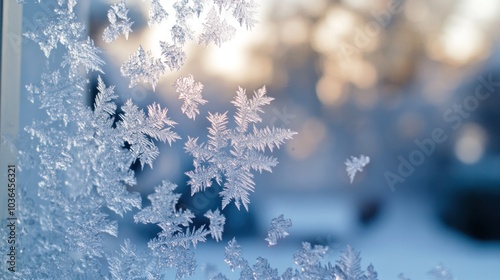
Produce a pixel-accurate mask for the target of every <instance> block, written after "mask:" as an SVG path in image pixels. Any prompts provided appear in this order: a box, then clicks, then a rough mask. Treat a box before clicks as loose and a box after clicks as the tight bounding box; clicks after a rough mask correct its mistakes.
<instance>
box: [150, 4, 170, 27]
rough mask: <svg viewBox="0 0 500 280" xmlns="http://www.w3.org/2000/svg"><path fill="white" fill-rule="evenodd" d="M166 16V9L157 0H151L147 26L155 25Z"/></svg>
mask: <svg viewBox="0 0 500 280" xmlns="http://www.w3.org/2000/svg"><path fill="white" fill-rule="evenodd" d="M167 17H168V13H167V11H165V9H164V8H163V6H162V5H161V3H160V1H159V0H151V4H150V6H149V20H148V25H149V27H151V26H153V25H156V24H158V23H160V22H162V21H163V20H166V19H167Z"/></svg>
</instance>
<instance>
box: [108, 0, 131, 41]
mask: <svg viewBox="0 0 500 280" xmlns="http://www.w3.org/2000/svg"><path fill="white" fill-rule="evenodd" d="M127 14H128V9H127V7H125V0H121V2H120V3H116V4H113V5H111V8H110V9H109V10H108V20H109V23H110V26H108V27H106V29H104V33H103V34H102V39H103V40H104V42H106V43H111V42H113V41H114V40H116V39H117V38H118V37H120V35H121V34H123V35H125V39H127V40H128V34H129V33H130V32H132V24H133V23H134V22H133V21H130V19H129V17H128V15H127Z"/></svg>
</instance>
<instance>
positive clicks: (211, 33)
mask: <svg viewBox="0 0 500 280" xmlns="http://www.w3.org/2000/svg"><path fill="white" fill-rule="evenodd" d="M203 26H204V29H203V33H202V34H201V35H200V40H199V43H200V44H205V45H207V46H208V45H209V44H210V43H214V44H216V45H217V46H219V47H220V46H221V44H222V43H224V42H226V41H229V40H230V39H231V38H233V36H234V33H235V32H236V29H235V28H234V27H233V26H231V25H230V24H228V23H227V22H226V20H221V18H220V17H219V15H218V13H217V11H216V10H215V9H214V8H212V10H210V12H209V13H208V16H207V19H206V22H205V23H204V24H203Z"/></svg>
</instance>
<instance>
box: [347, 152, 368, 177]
mask: <svg viewBox="0 0 500 280" xmlns="http://www.w3.org/2000/svg"><path fill="white" fill-rule="evenodd" d="M368 163H370V157H368V156H365V155H360V156H359V158H357V157H353V156H351V159H350V160H349V159H347V160H346V161H345V165H346V169H345V170H346V171H347V175H349V179H350V180H351V184H352V182H353V181H354V176H356V172H358V171H359V172H362V171H363V168H364V167H365V166H366V165H367V164H368Z"/></svg>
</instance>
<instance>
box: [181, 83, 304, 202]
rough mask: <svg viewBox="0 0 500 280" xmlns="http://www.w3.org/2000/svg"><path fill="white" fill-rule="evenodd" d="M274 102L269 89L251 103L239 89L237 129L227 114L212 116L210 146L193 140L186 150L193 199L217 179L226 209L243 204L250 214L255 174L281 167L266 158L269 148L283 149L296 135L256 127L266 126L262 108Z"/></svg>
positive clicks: (235, 101) (279, 130) (273, 159)
mask: <svg viewBox="0 0 500 280" xmlns="http://www.w3.org/2000/svg"><path fill="white" fill-rule="evenodd" d="M272 100H273V99H272V98H270V97H267V96H266V90H265V87H262V88H261V89H259V90H257V91H256V92H254V96H253V98H251V99H248V98H247V96H246V94H245V90H243V89H241V88H239V90H238V91H237V95H236V97H235V98H234V100H233V101H232V102H231V103H233V104H234V105H235V106H236V115H235V116H234V121H235V123H236V125H237V127H236V128H235V129H228V128H227V123H228V120H227V114H226V113H224V114H219V113H216V114H211V113H209V115H208V120H209V121H210V123H211V127H210V128H209V131H208V132H209V135H208V139H209V140H208V142H207V143H206V144H205V143H201V144H198V143H197V141H198V138H191V137H190V138H188V141H187V142H186V144H185V147H184V148H185V150H186V151H187V152H188V153H189V154H191V155H192V156H193V157H194V159H193V165H194V167H195V169H194V170H193V171H189V172H187V173H186V174H187V175H188V176H189V178H190V180H189V182H188V183H189V185H190V186H191V194H192V195H194V194H195V193H197V192H199V191H203V190H205V189H206V188H208V187H211V186H212V179H215V182H217V184H219V185H221V186H223V189H222V191H221V192H220V196H221V197H222V208H224V207H226V206H227V205H228V204H229V203H230V202H231V201H232V200H233V199H234V202H235V205H236V207H237V208H238V209H239V208H240V206H241V204H243V206H244V207H245V209H246V210H248V204H249V203H250V199H249V195H250V192H252V191H253V190H254V185H255V183H254V181H253V176H254V175H253V173H252V171H259V172H262V171H263V170H264V171H268V172H271V170H272V167H274V166H276V164H277V163H278V162H277V160H276V159H275V158H273V157H269V156H266V155H265V148H268V149H269V150H271V151H272V149H273V147H279V146H280V145H281V144H282V143H284V142H285V141H286V140H289V139H291V138H292V137H293V135H295V134H296V133H295V132H293V131H291V130H289V129H282V128H272V129H269V128H268V127H265V128H264V129H261V130H259V129H257V128H256V127H255V124H257V123H259V122H262V119H261V117H260V115H259V113H262V112H263V110H262V108H261V107H262V106H264V105H267V104H269V103H270V102H271V101H272ZM250 125H253V131H251V130H250V129H249V126H250Z"/></svg>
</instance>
